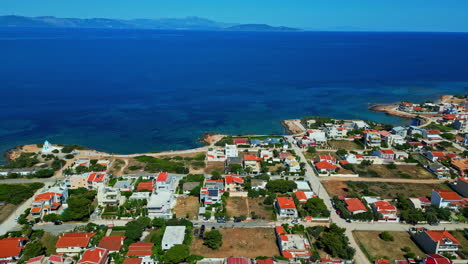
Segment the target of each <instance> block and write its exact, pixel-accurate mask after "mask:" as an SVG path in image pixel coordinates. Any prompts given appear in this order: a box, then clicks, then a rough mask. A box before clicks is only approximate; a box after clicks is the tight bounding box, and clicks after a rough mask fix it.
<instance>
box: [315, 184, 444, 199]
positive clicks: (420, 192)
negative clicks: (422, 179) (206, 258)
mask: <svg viewBox="0 0 468 264" xmlns="http://www.w3.org/2000/svg"><path fill="white" fill-rule="evenodd" d="M322 183H323V185H324V187H325V189H327V192H328V194H329V195H330V196H335V195H336V196H340V195H344V196H347V195H350V194H353V193H354V194H358V195H378V196H380V197H381V198H383V199H391V198H395V197H396V196H397V194H403V195H405V197H422V196H424V197H425V196H430V195H431V192H432V190H434V189H439V190H450V187H448V186H447V185H445V184H436V183H434V184H429V183H411V184H408V183H398V182H358V181H355V182H353V181H346V182H345V181H323V182H322Z"/></svg>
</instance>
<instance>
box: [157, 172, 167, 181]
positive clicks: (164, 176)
mask: <svg viewBox="0 0 468 264" xmlns="http://www.w3.org/2000/svg"><path fill="white" fill-rule="evenodd" d="M167 177H169V173H167V172H161V173H159V174H158V178H157V179H156V181H164V182H165V181H167Z"/></svg>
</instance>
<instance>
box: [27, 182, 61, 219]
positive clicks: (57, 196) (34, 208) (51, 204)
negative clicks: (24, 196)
mask: <svg viewBox="0 0 468 264" xmlns="http://www.w3.org/2000/svg"><path fill="white" fill-rule="evenodd" d="M67 199H68V189H67V187H66V186H54V187H50V188H48V189H46V190H44V191H42V192H41V193H39V194H38V195H36V196H35V197H34V200H33V202H32V205H31V216H32V217H33V218H42V217H43V216H44V215H46V214H50V213H57V211H58V210H59V208H60V207H61V206H62V204H66V202H67Z"/></svg>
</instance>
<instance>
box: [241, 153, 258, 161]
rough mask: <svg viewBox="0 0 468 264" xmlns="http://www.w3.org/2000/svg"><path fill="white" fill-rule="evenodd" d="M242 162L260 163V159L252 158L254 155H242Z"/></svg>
mask: <svg viewBox="0 0 468 264" xmlns="http://www.w3.org/2000/svg"><path fill="white" fill-rule="evenodd" d="M244 160H249V161H261V160H262V158H260V157H257V156H254V155H248V154H247V155H244Z"/></svg>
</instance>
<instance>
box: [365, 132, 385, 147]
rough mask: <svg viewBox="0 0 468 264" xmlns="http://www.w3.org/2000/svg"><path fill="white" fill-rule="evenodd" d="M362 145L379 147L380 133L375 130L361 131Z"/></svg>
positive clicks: (380, 141)
mask: <svg viewBox="0 0 468 264" xmlns="http://www.w3.org/2000/svg"><path fill="white" fill-rule="evenodd" d="M363 134H364V143H365V144H366V145H367V146H369V147H380V144H381V143H382V139H381V137H380V133H379V132H378V131H377V130H373V129H368V130H365V131H363Z"/></svg>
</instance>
